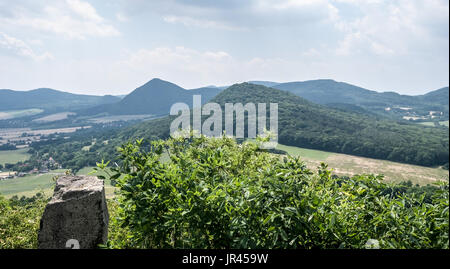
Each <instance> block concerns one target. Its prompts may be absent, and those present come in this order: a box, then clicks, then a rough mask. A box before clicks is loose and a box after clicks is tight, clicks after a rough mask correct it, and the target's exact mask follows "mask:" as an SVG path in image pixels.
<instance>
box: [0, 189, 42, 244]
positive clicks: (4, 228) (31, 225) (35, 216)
mask: <svg viewBox="0 0 450 269" xmlns="http://www.w3.org/2000/svg"><path fill="white" fill-rule="evenodd" d="M47 201H48V199H46V198H44V197H43V195H42V194H38V195H36V196H34V197H31V198H25V197H22V198H21V199H18V198H17V197H15V198H11V199H9V200H7V199H5V198H3V197H1V196H0V249H16V248H37V246H38V244H37V234H38V230H39V221H40V219H41V216H42V214H43V212H44V208H45V205H46V204H47Z"/></svg>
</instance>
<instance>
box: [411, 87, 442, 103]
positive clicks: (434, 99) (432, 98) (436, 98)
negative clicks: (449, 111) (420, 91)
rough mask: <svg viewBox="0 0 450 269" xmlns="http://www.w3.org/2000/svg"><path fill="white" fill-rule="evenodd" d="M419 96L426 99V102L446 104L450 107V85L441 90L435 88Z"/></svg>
mask: <svg viewBox="0 0 450 269" xmlns="http://www.w3.org/2000/svg"><path fill="white" fill-rule="evenodd" d="M418 98H420V99H422V100H424V101H425V102H429V103H435V104H441V105H446V106H447V107H448V105H449V89H448V87H444V88H441V89H439V90H435V91H432V92H429V93H427V94H424V95H420V96H418Z"/></svg>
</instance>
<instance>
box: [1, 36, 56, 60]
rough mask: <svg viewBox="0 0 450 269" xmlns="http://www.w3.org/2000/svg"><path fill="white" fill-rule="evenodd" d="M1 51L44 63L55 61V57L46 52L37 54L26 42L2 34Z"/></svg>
mask: <svg viewBox="0 0 450 269" xmlns="http://www.w3.org/2000/svg"><path fill="white" fill-rule="evenodd" d="M0 49H5V50H7V51H11V52H13V53H14V54H15V55H18V56H22V57H26V58H31V59H33V60H35V61H43V60H49V59H53V56H52V55H51V54H50V53H48V52H44V53H42V54H36V53H35V52H34V51H33V49H31V47H30V46H29V45H28V44H27V43H25V42H24V41H22V40H20V39H17V38H14V37H12V36H9V35H7V34H5V33H2V32H0Z"/></svg>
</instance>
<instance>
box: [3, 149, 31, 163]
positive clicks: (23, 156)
mask: <svg viewBox="0 0 450 269" xmlns="http://www.w3.org/2000/svg"><path fill="white" fill-rule="evenodd" d="M27 151H28V149H27V148H23V149H16V150H0V164H1V165H5V163H11V164H15V163H18V162H22V161H26V160H28V158H30V154H28V153H27Z"/></svg>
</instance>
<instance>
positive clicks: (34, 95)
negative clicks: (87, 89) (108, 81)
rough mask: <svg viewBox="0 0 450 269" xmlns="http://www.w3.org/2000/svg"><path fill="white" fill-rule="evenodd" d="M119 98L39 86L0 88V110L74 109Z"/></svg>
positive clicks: (114, 100) (112, 101)
mask: <svg viewBox="0 0 450 269" xmlns="http://www.w3.org/2000/svg"><path fill="white" fill-rule="evenodd" d="M119 100H120V98H118V97H115V96H111V95H105V96H96V95H83V94H73V93H68V92H63V91H58V90H54V89H49V88H39V89H35V90H30V91H14V90H8V89H0V110H1V111H6V110H20V109H30V108H40V109H44V110H46V111H58V110H61V111H62V110H66V111H67V110H76V109H81V108H86V107H90V106H96V105H101V104H108V103H114V102H117V101H119Z"/></svg>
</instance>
